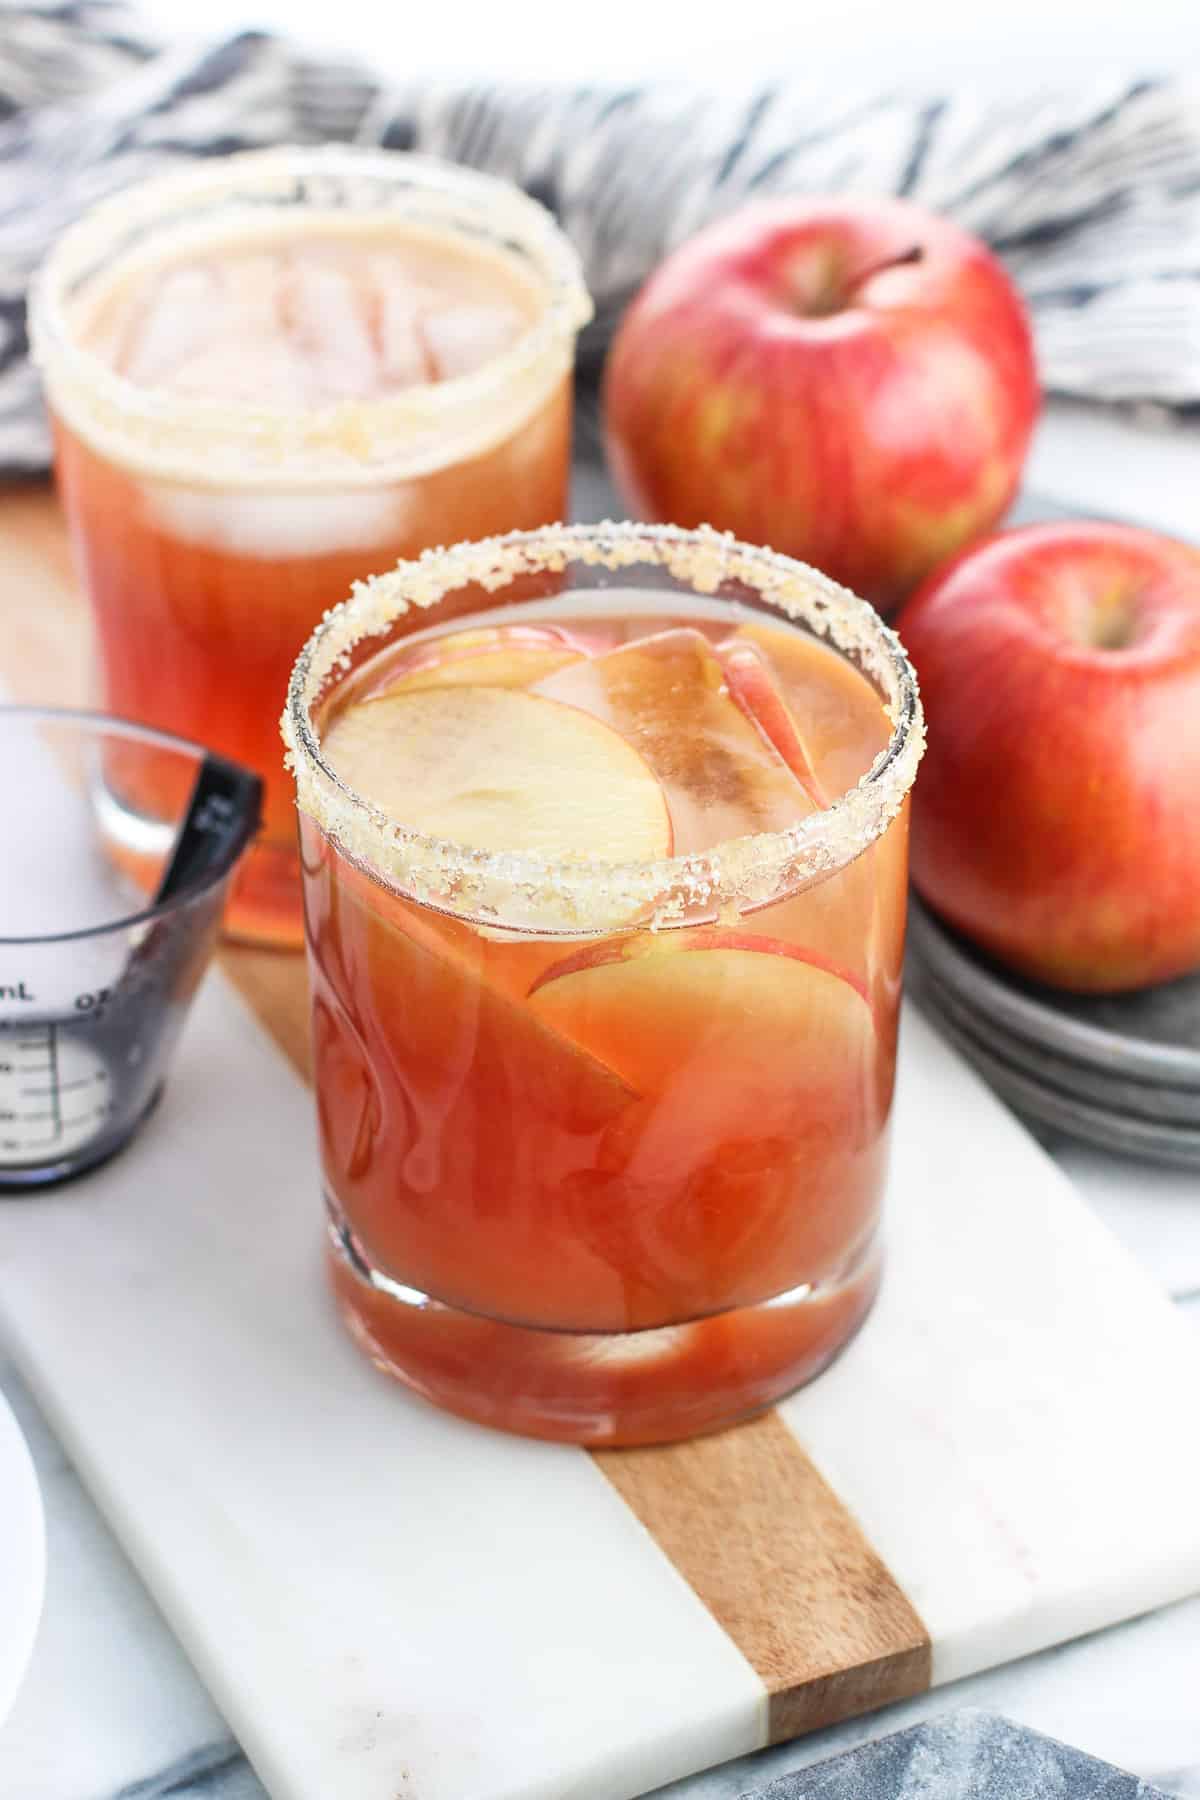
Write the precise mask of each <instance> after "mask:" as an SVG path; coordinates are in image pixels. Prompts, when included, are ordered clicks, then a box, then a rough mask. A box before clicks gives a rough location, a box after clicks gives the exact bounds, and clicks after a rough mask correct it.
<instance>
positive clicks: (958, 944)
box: [909, 895, 1200, 1093]
mask: <svg viewBox="0 0 1200 1800" xmlns="http://www.w3.org/2000/svg"><path fill="white" fill-rule="evenodd" d="M909 947H910V950H911V953H912V955H913V957H914V959H915V960H916V961H917V962H919V963H922V964H924V965H925V966H926V967H927V968H928V969H929V971H930V973H931V974H932V975H933V976H934V978H935V979H936V981H937V983H938V985H939V987H941V988H943V989H945V990H946V991H947V992H949V993H950V994H953V995H954V996H955V997H956V998H957V999H959V1000H960V1001H962V1003H963V1004H964V1005H966V1006H967V1007H969V1008H970V1010H971V1012H972V1013H974V1014H982V1015H986V1016H987V1017H989V1018H991V1019H992V1020H994V1021H995V1023H996V1024H997V1025H999V1026H1001V1027H1003V1028H1004V1029H1005V1030H1006V1031H1008V1032H1009V1033H1011V1034H1012V1035H1013V1036H1014V1037H1017V1038H1020V1039H1023V1040H1024V1041H1025V1042H1026V1043H1029V1044H1034V1045H1038V1046H1041V1047H1042V1048H1043V1049H1045V1050H1048V1051H1051V1052H1052V1053H1054V1054H1056V1055H1058V1056H1060V1057H1063V1058H1065V1059H1066V1060H1067V1061H1068V1062H1074V1063H1077V1064H1079V1063H1082V1064H1084V1065H1086V1066H1087V1067H1089V1068H1091V1069H1095V1070H1097V1071H1098V1072H1101V1073H1104V1074H1107V1075H1110V1076H1117V1077H1122V1078H1125V1079H1133V1080H1138V1081H1142V1082H1156V1083H1164V1084H1166V1085H1167V1086H1169V1087H1174V1088H1183V1089H1189V1088H1190V1089H1194V1090H1195V1091H1196V1092H1197V1093H1200V974H1197V975H1190V976H1187V977H1185V978H1184V979H1183V980H1182V981H1172V982H1168V983H1167V984H1166V985H1165V986H1163V987H1157V988H1146V989H1144V990H1143V991H1142V992H1141V993H1137V994H1115V995H1109V994H1104V995H1087V994H1061V993H1056V992H1055V991H1054V990H1052V989H1050V988H1043V987H1037V986H1035V984H1034V983H1033V982H1027V981H1023V980H1022V979H1021V977H1020V976H1017V975H1011V974H1008V973H1007V972H1002V971H1001V970H999V969H998V968H996V967H995V965H994V964H991V963H989V962H986V961H985V960H984V959H983V957H982V956H980V955H979V954H978V953H977V952H975V951H973V950H971V949H969V948H968V947H967V946H966V945H965V944H964V943H963V941H962V939H961V938H958V937H955V936H954V935H953V934H952V933H951V932H950V931H948V930H947V929H946V927H945V926H944V925H941V924H939V923H938V921H937V920H935V919H934V917H933V915H932V914H931V913H930V912H928V911H927V909H926V908H925V907H924V906H922V904H921V902H920V901H919V900H918V899H917V898H916V896H915V895H914V896H912V898H911V900H910V908H909Z"/></svg>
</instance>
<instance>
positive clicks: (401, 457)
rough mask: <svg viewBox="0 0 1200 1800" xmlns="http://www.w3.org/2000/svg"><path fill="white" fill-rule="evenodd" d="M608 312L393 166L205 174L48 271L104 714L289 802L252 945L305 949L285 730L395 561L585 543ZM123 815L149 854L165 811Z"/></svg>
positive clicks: (239, 913) (58, 429)
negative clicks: (493, 537)
mask: <svg viewBox="0 0 1200 1800" xmlns="http://www.w3.org/2000/svg"><path fill="white" fill-rule="evenodd" d="M589 311H590V306H589V302H588V299H587V295H586V292H585V291H584V289H583V287H582V284H581V280H580V275H579V267H578V263H577V260H576V258H575V256H574V253H573V252H572V250H571V248H570V246H569V245H568V244H567V242H566V240H565V239H564V238H563V237H562V235H561V233H560V232H559V231H558V230H557V228H556V226H555V225H554V223H553V221H552V219H551V218H550V216H549V214H548V213H546V212H545V211H544V209H543V208H541V207H540V206H538V205H537V204H536V203H535V202H533V201H532V200H529V199H528V198H526V197H525V196H524V195H522V194H521V193H519V192H518V191H517V190H516V189H515V188H512V187H510V186H509V185H508V184H507V183H505V182H502V181H497V180H495V179H492V178H489V177H486V176H483V175H479V174H476V173H473V172H471V171H468V170H464V169H457V168H453V167H450V166H449V165H442V164H439V163H436V162H431V161H429V160H427V159H423V158H419V157H412V156H407V155H402V154H399V153H389V152H386V151H360V150H350V149H341V148H334V149H323V150H320V149H312V150H292V149H289V150H282V151H270V152H265V153H255V154H251V155H246V156H237V157H230V158H225V159H215V160H213V161H206V162H205V163H203V164H202V165H200V166H192V167H189V168H188V169H186V170H183V171H180V172H176V173H174V174H171V175H168V176H165V177H163V178H160V179H157V180H154V181H151V182H148V183H146V184H144V185H142V186H140V187H136V188H134V189H131V190H129V191H128V192H126V193H123V194H121V195H118V196H117V197H116V198H115V199H113V200H110V201H107V202H105V203H104V204H102V205H101V206H99V207H97V208H96V209H95V210H94V211H93V212H92V213H90V214H89V215H87V216H86V217H85V219H84V220H82V221H81V222H80V224H78V225H77V226H75V227H74V228H73V229H72V230H70V231H69V232H67V233H66V234H65V236H64V237H63V238H62V240H61V241H60V243H59V245H58V246H57V248H56V249H55V251H54V252H53V254H52V255H51V257H50V259H49V261H48V263H47V265H46V267H45V269H44V271H43V273H42V275H41V277H40V279H39V281H38V283H37V285H36V289H35V293H34V297H33V303H32V308H31V319H32V328H33V337H34V344H35V350H36V354H37V356H38V359H39V361H40V363H41V366H42V369H43V372H44V375H45V378H46V384H47V389H48V393H49V398H50V404H51V409H52V413H53V418H54V424H55V437H56V446H57V450H56V460H57V473H58V480H59V485H60V489H61V492H62V495H63V498H64V501H65V503H66V509H67V513H68V517H69V520H70V523H71V528H72V533H73V537H74V542H75V546H76V549H77V552H78V556H79V559H80V563H81V566H82V571H83V575H84V579H85V582H86V585H87V588H88V592H89V595H90V598H91V602H92V609H93V614H94V618H95V625H96V640H97V648H98V661H99V673H100V688H101V697H102V700H103V704H104V705H105V707H106V708H107V709H108V710H111V711H114V712H117V713H120V714H123V715H125V716H128V717H131V718H135V719H139V720H143V721H146V722H148V723H150V724H153V725H157V726H160V727H165V728H169V729H171V730H173V731H178V732H183V733H185V734H187V735H189V736H192V737H195V738H197V739H198V740H199V741H201V742H204V743H208V744H211V745H212V746H213V747H214V748H216V749H218V750H221V751H223V752H224V753H225V754H227V755H228V756H230V757H233V758H236V759H238V760H239V761H241V762H244V763H246V764H248V765H249V766H251V767H253V768H255V769H257V770H258V771H259V772H260V773H261V774H262V775H263V776H264V777H265V778H266V800H265V808H264V824H263V833H262V836H261V838H260V840H259V843H258V845H257V846H256V848H255V850H254V851H253V852H252V854H251V856H250V857H249V858H248V860H247V863H246V864H245V866H244V869H243V871H242V874H241V876H240V878H239V884H238V887H237V889H236V891H235V895H234V898H233V901H232V904H231V908H230V914H229V918H230V924H231V928H232V929H233V930H234V932H235V933H236V934H237V935H239V936H243V937H248V938H252V939H257V940H260V941H267V942H279V943H286V942H289V941H291V942H297V943H298V942H299V937H300V898H299V882H298V878H297V867H296V853H295V827H294V824H293V820H292V796H291V788H290V784H289V783H288V782H287V781H286V780H285V778H284V777H283V774H282V771H281V770H280V769H279V759H278V753H277V746H278V740H277V738H276V736H275V721H276V719H277V717H278V713H279V707H280V705H281V704H282V700H283V695H284V692H285V689H286V685H287V678H288V674H289V671H290V669H291V666H292V663H293V662H294V660H295V657H296V654H297V652H298V650H299V648H300V645H301V644H302V643H303V641H304V638H305V637H306V636H307V634H308V632H309V631H311V629H312V627H313V625H314V624H315V623H316V621H317V620H318V619H319V618H320V616H321V614H322V613H323V612H324V611H325V610H326V608H327V607H329V606H330V605H331V604H332V603H333V602H334V601H336V600H337V599H340V598H341V596H342V595H344V594H345V592H346V591H347V589H348V587H349V585H350V583H351V581H352V580H354V579H356V578H357V577H359V576H362V575H366V574H369V573H370V572H372V571H373V570H381V569H384V568H388V567H390V566H391V565H392V564H393V563H394V562H395V560H396V558H397V557H398V556H412V555H414V554H415V553H416V552H418V551H419V550H421V549H423V548H425V547H426V546H428V545H431V544H447V543H453V542H455V541H456V540H458V539H460V538H463V537H467V536H478V535H482V534H485V533H488V532H493V531H500V530H507V529H509V528H514V527H522V526H524V527H528V526H534V525H539V524H543V523H546V522H547V521H549V520H552V519H556V518H560V517H561V516H562V514H563V511H564V507H565V496H566V484H567V476H568V458H569V434H570V376H571V365H572V360H573V349H574V339H575V335H576V332H577V330H578V329H579V327H580V325H581V324H582V322H583V321H584V320H585V319H586V317H587V316H588V314H589ZM273 746H274V747H273ZM111 798H112V802H113V804H112V807H111V809H110V811H111V822H112V825H113V829H114V833H115V834H116V836H117V838H118V839H120V838H121V837H122V835H123V836H124V837H125V838H126V839H127V840H128V842H129V844H131V845H133V846H135V847H136V845H137V844H138V843H139V842H140V841H142V840H143V839H144V838H145V836H146V834H147V831H148V830H152V828H153V824H154V821H155V819H156V818H157V817H159V816H161V815H162V814H164V813H165V812H166V811H169V810H170V808H169V807H168V806H165V805H164V804H163V803H162V799H161V797H160V796H157V795H155V794H154V793H151V792H148V791H143V790H142V789H140V788H138V787H136V786H133V787H131V786H130V784H129V782H128V781H127V780H116V779H114V781H113V793H112V796H111Z"/></svg>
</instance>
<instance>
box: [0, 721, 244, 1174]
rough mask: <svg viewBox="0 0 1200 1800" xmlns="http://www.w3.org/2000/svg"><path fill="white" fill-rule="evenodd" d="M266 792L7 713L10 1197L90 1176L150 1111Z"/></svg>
mask: <svg viewBox="0 0 1200 1800" xmlns="http://www.w3.org/2000/svg"><path fill="white" fill-rule="evenodd" d="M261 796H262V784H261V782H260V781H259V779H258V777H257V776H256V775H252V774H250V773H249V771H248V770H246V769H243V768H240V767H239V766H238V765H236V764H234V763H230V762H227V761H226V760H225V759H224V758H222V757H218V756H214V755H213V754H212V753H211V752H209V751H206V750H204V749H202V748H200V746H198V745H196V744H191V743H188V742H186V741H185V740H184V739H182V738H175V737H172V736H170V735H169V734H167V733H165V732H160V731H152V730H150V729H149V728H148V727H145V726H140V725H133V724H130V723H129V722H127V721H126V720H123V719H116V718H110V717H107V716H105V715H104V714H100V713H89V712H74V711H66V710H59V709H56V708H50V707H27V706H5V707H0V1189H9V1190H13V1189H28V1188H34V1187H40V1186H43V1185H45V1184H46V1183H48V1182H52V1181H61V1180H63V1179H65V1178H66V1177H68V1176H71V1175H77V1174H80V1173H81V1172H82V1171H83V1170H84V1169H88V1168H91V1167H92V1166H93V1165H94V1164H96V1163H98V1162H101V1161H103V1160H104V1158H106V1157H108V1156H111V1155H112V1154H113V1152H114V1151H115V1150H118V1149H120V1148H121V1146H122V1145H123V1144H124V1143H126V1142H127V1140H128V1139H129V1137H130V1136H131V1135H132V1134H133V1132H134V1131H136V1129H137V1127H138V1126H139V1124H140V1123H141V1122H142V1120H143V1119H144V1118H145V1117H146V1115H147V1113H148V1112H149V1111H150V1110H151V1108H152V1107H153V1105H154V1102H155V1101H156V1100H157V1098H158V1096H159V1093H160V1092H161V1090H162V1084H163V1079H164V1076H165V1073H166V1068H167V1063H168V1061H169V1059H170V1055H171V1051H172V1049H173V1047H174V1044H175V1040H176V1038H177V1036H178V1033H179V1029H180V1026H181V1025H182V1023H183V1020H184V1017H185V1016H186V1012H187V1008H188V1004H189V1002H190V1000H191V998H192V995H193V994H194V993H195V990H196V987H197V985H198V984H199V981H200V977H201V976H202V975H203V973H204V970H205V968H206V966H207V964H208V960H209V957H210V955H211V953H212V948H213V944H214V942H215V940H216V935H217V931H218V928H219V925H220V920H221V911H222V908H223V906H224V902H225V896H226V894H227V892H228V889H229V884H230V879H231V877H232V875H233V871H234V868H235V866H236V864H237V861H238V858H239V857H240V856H241V854H242V852H243V850H244V849H245V848H246V847H247V845H248V844H249V842H250V840H251V838H252V837H253V835H254V832H255V830H256V828H257V825H258V819H259V810H260V805H261Z"/></svg>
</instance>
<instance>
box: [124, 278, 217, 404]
mask: <svg viewBox="0 0 1200 1800" xmlns="http://www.w3.org/2000/svg"><path fill="white" fill-rule="evenodd" d="M218 329H219V284H218V282H217V278H216V276H215V275H214V273H213V271H212V270H211V269H209V268H205V267H204V266H202V265H201V266H198V267H191V266H189V267H186V268H181V269H170V270H168V271H167V272H166V273H165V274H163V275H162V276H161V278H160V279H159V280H158V281H157V282H156V283H155V285H154V287H153V289H152V290H151V292H150V293H149V294H148V295H147V297H146V301H145V304H144V305H143V306H141V307H137V308H135V309H134V310H133V313H132V316H129V315H128V314H127V315H126V317H125V325H124V330H123V332H122V334H121V347H120V350H119V352H118V354H117V357H116V359H115V360H116V364H117V367H118V369H119V370H120V372H121V373H122V374H123V375H125V376H127V377H128V379H129V380H130V381H136V382H139V383H140V384H141V385H142V386H144V387H152V386H156V385H162V384H167V385H169V384H170V382H171V378H172V377H173V376H174V374H175V373H176V371H177V370H178V369H180V368H181V367H182V366H183V365H184V364H185V363H186V362H188V360H189V359H190V358H191V357H193V356H195V355H196V354H197V353H198V352H199V351H201V350H203V349H204V348H205V347H206V346H207V345H208V344H209V343H210V342H211V341H212V337H213V333H214V331H215V330H218Z"/></svg>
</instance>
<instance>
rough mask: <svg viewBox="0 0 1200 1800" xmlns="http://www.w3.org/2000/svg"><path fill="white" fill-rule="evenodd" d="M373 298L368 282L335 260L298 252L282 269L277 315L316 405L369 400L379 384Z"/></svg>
mask: <svg viewBox="0 0 1200 1800" xmlns="http://www.w3.org/2000/svg"><path fill="white" fill-rule="evenodd" d="M360 274H361V271H360ZM369 299H370V290H369V289H368V288H367V286H366V285H365V282H364V281H363V280H362V279H359V280H356V279H355V278H354V276H353V275H352V274H351V273H350V271H349V270H348V269H346V268H344V267H342V268H339V267H338V266H337V265H336V264H334V263H327V262H324V261H322V260H318V259H316V258H314V257H308V256H295V257H291V258H289V259H288V260H287V262H286V263H285V265H284V267H283V268H282V270H281V272H280V285H279V317H280V320H281V322H282V324H283V327H284V330H285V331H286V333H287V337H288V340H289V342H290V343H291V345H292V346H293V347H294V348H295V349H296V350H297V351H298V352H299V353H300V355H301V357H302V358H303V360H304V363H305V365H306V368H307V371H308V386H309V392H310V393H311V394H312V396H313V398H314V400H315V401H316V403H317V404H321V403H322V402H324V403H326V404H328V403H330V402H332V401H338V400H361V399H365V398H366V397H367V395H369V394H372V393H374V392H375V391H376V390H377V388H378V382H379V365H378V356H377V352H376V346H375V343H374V341H373V339H372V333H371V320H370V316H369V315H370V307H369Z"/></svg>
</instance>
